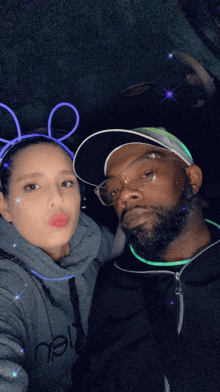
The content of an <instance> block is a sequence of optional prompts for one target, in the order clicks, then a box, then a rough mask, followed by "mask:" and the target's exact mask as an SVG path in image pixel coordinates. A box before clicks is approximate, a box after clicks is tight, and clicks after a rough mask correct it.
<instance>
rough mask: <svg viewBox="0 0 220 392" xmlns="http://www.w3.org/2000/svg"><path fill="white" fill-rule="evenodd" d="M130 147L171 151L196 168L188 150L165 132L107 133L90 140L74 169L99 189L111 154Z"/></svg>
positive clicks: (78, 156) (144, 129)
mask: <svg viewBox="0 0 220 392" xmlns="http://www.w3.org/2000/svg"><path fill="white" fill-rule="evenodd" d="M129 143H142V144H143V143H144V144H147V145H151V146H156V147H160V148H163V149H166V150H169V151H171V152H173V153H175V154H176V155H178V156H179V157H180V158H181V159H182V160H183V161H184V162H185V163H186V164H187V165H192V164H193V159H192V156H191V154H190V152H189V150H188V149H187V147H186V146H185V145H184V144H183V143H182V142H181V141H180V140H179V139H177V137H176V136H174V135H172V134H171V133H168V132H167V131H166V130H165V129H164V128H136V129H132V130H126V129H107V130H105V131H100V132H96V133H94V134H93V135H90V136H89V137H87V138H86V139H85V140H84V141H83V142H82V143H81V144H80V146H79V147H78V149H77V151H76V153H75V159H74V169H75V173H76V175H77V177H78V178H79V179H80V180H82V181H84V182H85V183H87V184H90V185H93V186H97V185H99V184H100V183H101V182H103V181H104V180H105V179H106V176H105V167H106V163H107V161H108V159H109V157H110V155H111V153H112V152H113V151H114V150H116V149H118V148H119V147H122V146H123V145H125V144H129Z"/></svg>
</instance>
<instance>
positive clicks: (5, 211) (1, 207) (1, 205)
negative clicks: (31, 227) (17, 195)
mask: <svg viewBox="0 0 220 392" xmlns="http://www.w3.org/2000/svg"><path fill="white" fill-rule="evenodd" d="M0 214H1V215H2V216H3V217H4V218H5V220H7V221H8V222H11V221H12V219H11V214H10V211H9V207H8V201H7V199H5V198H4V196H3V193H2V192H0Z"/></svg>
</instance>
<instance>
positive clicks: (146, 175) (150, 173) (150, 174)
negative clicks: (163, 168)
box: [142, 172, 154, 178]
mask: <svg viewBox="0 0 220 392" xmlns="http://www.w3.org/2000/svg"><path fill="white" fill-rule="evenodd" d="M153 174H154V172H148V173H144V174H143V176H142V177H143V178H146V177H150V176H152V175H153Z"/></svg>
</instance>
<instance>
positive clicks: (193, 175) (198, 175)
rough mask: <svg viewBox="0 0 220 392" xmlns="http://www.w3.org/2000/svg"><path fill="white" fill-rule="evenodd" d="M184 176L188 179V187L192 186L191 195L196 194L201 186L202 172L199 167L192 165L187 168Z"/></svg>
mask: <svg viewBox="0 0 220 392" xmlns="http://www.w3.org/2000/svg"><path fill="white" fill-rule="evenodd" d="M186 175H187V177H188V179H189V182H190V185H191V186H192V189H193V193H194V194H196V193H198V192H199V189H200V187H201V185H202V170H201V169H200V167H199V166H197V165H194V164H193V165H190V166H189V167H187V169H186Z"/></svg>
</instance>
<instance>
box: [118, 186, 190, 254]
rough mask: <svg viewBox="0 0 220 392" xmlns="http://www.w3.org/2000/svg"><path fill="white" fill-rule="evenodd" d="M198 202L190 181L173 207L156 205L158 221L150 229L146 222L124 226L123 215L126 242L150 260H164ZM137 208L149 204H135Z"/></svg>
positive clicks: (121, 221)
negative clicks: (133, 225)
mask: <svg viewBox="0 0 220 392" xmlns="http://www.w3.org/2000/svg"><path fill="white" fill-rule="evenodd" d="M197 204H198V198H197V196H195V195H194V194H193V190H192V187H191V185H190V184H189V183H188V181H187V182H186V184H185V187H184V189H183V190H182V192H181V195H180V197H179V201H178V203H177V204H176V205H175V206H173V207H171V208H165V207H161V206H159V207H154V206H150V209H151V210H154V211H155V215H156V221H155V223H154V224H153V225H152V228H151V229H150V230H149V229H147V228H146V227H145V223H143V224H141V225H139V226H136V227H134V228H132V229H128V228H126V227H125V226H123V217H124V214H125V213H124V214H123V215H122V217H121V220H120V223H121V227H122V229H123V231H124V233H125V235H126V243H127V244H131V245H132V246H133V248H134V250H135V251H136V252H137V254H138V255H139V256H141V257H143V258H145V259H148V260H152V261H153V260H162V258H163V255H165V253H166V250H167V248H168V247H169V245H170V244H171V242H173V240H174V239H175V238H177V237H179V235H180V234H181V232H182V231H183V229H184V228H185V227H186V224H187V219H188V217H189V215H190V213H191V212H192V211H193V210H194V208H195V205H197ZM135 208H143V209H148V208H149V206H135Z"/></svg>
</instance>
